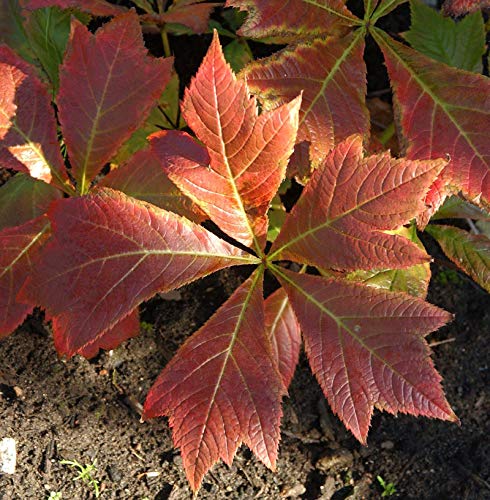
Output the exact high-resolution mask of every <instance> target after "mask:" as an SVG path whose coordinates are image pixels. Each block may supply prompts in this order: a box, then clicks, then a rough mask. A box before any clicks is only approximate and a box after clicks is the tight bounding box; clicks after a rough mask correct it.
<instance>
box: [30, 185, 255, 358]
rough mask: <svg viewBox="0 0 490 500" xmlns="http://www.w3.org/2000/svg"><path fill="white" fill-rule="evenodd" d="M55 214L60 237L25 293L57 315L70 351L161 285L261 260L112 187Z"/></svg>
mask: <svg viewBox="0 0 490 500" xmlns="http://www.w3.org/2000/svg"><path fill="white" fill-rule="evenodd" d="M48 215H49V218H50V220H51V223H52V227H53V238H52V240H51V241H50V244H49V245H48V246H47V247H46V249H45V250H44V251H43V254H42V257H41V261H40V263H39V265H38V266H37V267H36V270H35V271H34V272H33V274H32V275H31V278H30V280H29V282H28V284H27V287H26V288H25V289H24V290H23V297H24V298H25V299H26V300H29V301H30V302H31V303H35V304H40V305H42V306H43V307H45V308H46V309H47V311H48V313H49V315H50V316H51V317H54V319H53V324H54V325H55V327H56V335H57V336H60V337H62V338H63V340H61V341H60V342H61V343H62V345H63V346H65V350H64V353H65V354H67V355H72V354H74V353H75V352H77V351H79V350H80V349H82V348H84V347H85V346H86V345H87V344H91V343H93V342H94V341H95V340H97V338H98V336H99V335H100V334H101V332H104V331H106V330H107V329H110V328H112V327H113V326H114V325H115V324H116V323H118V322H119V321H121V319H122V318H124V317H125V316H127V315H128V314H129V312H131V311H132V310H133V309H135V307H136V306H138V305H139V304H140V303H141V302H142V301H144V300H147V299H149V298H150V297H152V296H153V295H154V294H155V293H157V292H159V291H161V292H164V291H168V290H171V289H173V288H178V287H180V286H182V285H184V284H186V283H189V282H190V281H193V280H195V279H198V278H201V277H202V276H205V275H207V274H210V273H212V272H214V271H217V270H218V269H222V268H224V267H228V266H232V265H237V264H247V263H254V262H256V261H257V259H254V257H252V256H248V257H247V256H246V255H244V254H243V252H241V251H240V250H238V249H236V248H235V247H233V246H231V245H229V244H228V243H225V242H224V241H222V240H220V239H219V238H217V237H216V236H214V235H213V234H211V233H210V232H208V231H207V230H206V229H204V228H202V227H200V226H197V225H195V224H193V223H191V222H190V221H188V220H187V219H184V218H182V217H179V216H177V215H175V214H173V213H172V212H167V211H165V210H160V209H158V208H157V207H154V206H153V205H149V204H146V203H144V202H139V201H137V200H135V199H134V198H130V197H128V196H126V195H124V194H123V193H121V192H119V191H112V190H110V189H107V188H106V189H103V190H100V191H97V192H96V193H94V194H91V195H89V196H86V197H80V198H71V199H67V200H61V201H59V202H57V203H54V204H53V205H52V206H51V208H50V210H49V212H48ZM94 283H96V284H97V286H94Z"/></svg>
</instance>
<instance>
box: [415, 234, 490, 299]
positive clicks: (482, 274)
mask: <svg viewBox="0 0 490 500" xmlns="http://www.w3.org/2000/svg"><path fill="white" fill-rule="evenodd" d="M425 230H426V231H427V232H428V233H429V234H430V235H431V236H432V237H434V238H435V239H436V240H437V242H438V243H439V245H440V246H441V248H442V250H443V251H444V253H445V254H446V255H447V257H448V258H449V259H450V260H451V261H452V262H454V263H455V264H456V265H457V266H458V267H459V268H461V269H462V270H463V271H464V272H465V273H466V274H468V275H469V276H471V277H472V278H473V279H474V280H475V281H476V282H477V283H478V284H479V285H480V286H481V287H482V288H484V289H485V290H486V291H487V292H490V239H489V238H487V237H486V236H484V235H483V234H471V233H468V232H467V231H464V230H463V229H459V228H457V227H451V226H439V225H435V224H431V225H429V226H427V227H426V228H425Z"/></svg>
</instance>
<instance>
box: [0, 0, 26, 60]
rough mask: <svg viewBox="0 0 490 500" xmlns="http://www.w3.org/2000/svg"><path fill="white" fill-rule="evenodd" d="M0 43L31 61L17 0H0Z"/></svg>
mask: <svg viewBox="0 0 490 500" xmlns="http://www.w3.org/2000/svg"><path fill="white" fill-rule="evenodd" d="M0 43H5V44H7V45H8V46H9V47H11V48H12V49H14V50H15V52H17V54H19V55H20V56H21V57H22V58H23V59H25V60H26V61H29V62H33V54H32V51H31V48H30V46H29V42H28V40H27V37H26V33H25V31H24V27H23V25H22V15H21V11H20V6H19V2H18V0H0Z"/></svg>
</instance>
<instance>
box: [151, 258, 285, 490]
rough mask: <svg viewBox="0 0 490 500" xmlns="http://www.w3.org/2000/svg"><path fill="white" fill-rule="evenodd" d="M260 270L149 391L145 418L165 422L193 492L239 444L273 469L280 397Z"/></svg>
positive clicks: (185, 344) (229, 300) (238, 290)
mask: <svg viewBox="0 0 490 500" xmlns="http://www.w3.org/2000/svg"><path fill="white" fill-rule="evenodd" d="M262 274H263V272H262V269H261V268H260V269H258V270H257V271H256V272H254V273H253V274H252V276H251V277H250V278H249V279H248V280H247V281H245V283H243V285H242V286H240V287H239V288H238V289H237V290H236V291H235V293H234V294H233V295H232V296H231V297H230V298H229V299H228V300H227V301H226V302H225V303H224V304H223V305H222V306H221V307H220V308H219V309H218V310H217V311H216V313H215V314H214V315H213V316H212V317H211V319H210V320H209V321H208V322H207V323H206V324H205V325H204V326H203V327H202V328H201V329H200V330H198V331H197V332H196V333H194V335H192V337H191V338H190V339H189V340H187V341H186V342H185V343H184V345H183V346H182V347H181V348H180V349H179V351H178V352H177V354H176V355H175V357H174V358H173V359H172V360H171V361H170V363H169V364H168V365H167V366H166V368H165V369H164V370H163V372H162V374H161V375H160V376H159V377H158V379H157V381H156V382H155V384H154V386H153V387H152V388H151V390H150V392H149V394H148V398H147V400H146V403H145V411H144V416H145V417H147V418H151V417H156V416H160V415H167V416H168V417H169V419H170V426H171V427H172V429H173V436H174V442H175V445H176V446H178V447H180V449H181V452H182V460H183V463H184V467H185V470H186V474H187V477H188V479H189V482H190V484H191V487H192V489H193V490H194V491H197V490H198V489H199V487H200V485H201V481H202V478H203V476H204V474H205V473H206V472H207V471H208V470H209V469H210V467H211V466H212V465H213V464H214V463H215V462H216V461H217V460H218V459H219V458H222V459H223V460H224V461H225V462H226V463H227V464H228V465H231V462H232V460H233V457H234V455H235V453H236V451H237V449H238V447H239V446H240V444H241V443H242V442H243V443H245V444H246V445H247V446H248V447H249V448H250V449H251V450H252V451H253V452H254V453H255V454H256V455H257V457H258V458H259V459H260V460H261V461H262V462H264V464H265V465H267V466H268V467H270V468H272V469H274V468H275V463H276V457H277V448H278V445H279V438H280V432H279V423H280V419H281V415H282V410H281V398H282V396H283V394H284V393H285V389H284V387H283V384H282V381H281V377H280V375H279V373H278V371H277V369H276V367H275V363H274V359H273V354H272V350H271V345H270V340H269V338H268V335H267V333H266V331H265V326H264V299H263V295H262V293H263V292H262Z"/></svg>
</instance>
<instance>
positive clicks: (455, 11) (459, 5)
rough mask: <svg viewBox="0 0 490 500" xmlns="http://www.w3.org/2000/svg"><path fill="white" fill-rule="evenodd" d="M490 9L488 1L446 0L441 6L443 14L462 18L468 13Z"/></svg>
mask: <svg viewBox="0 0 490 500" xmlns="http://www.w3.org/2000/svg"><path fill="white" fill-rule="evenodd" d="M489 7H490V1H489V0H446V1H445V2H444V5H443V10H444V13H445V14H451V15H453V16H463V15H465V14H468V13H469V12H475V11H477V10H480V9H485V8H489Z"/></svg>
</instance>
